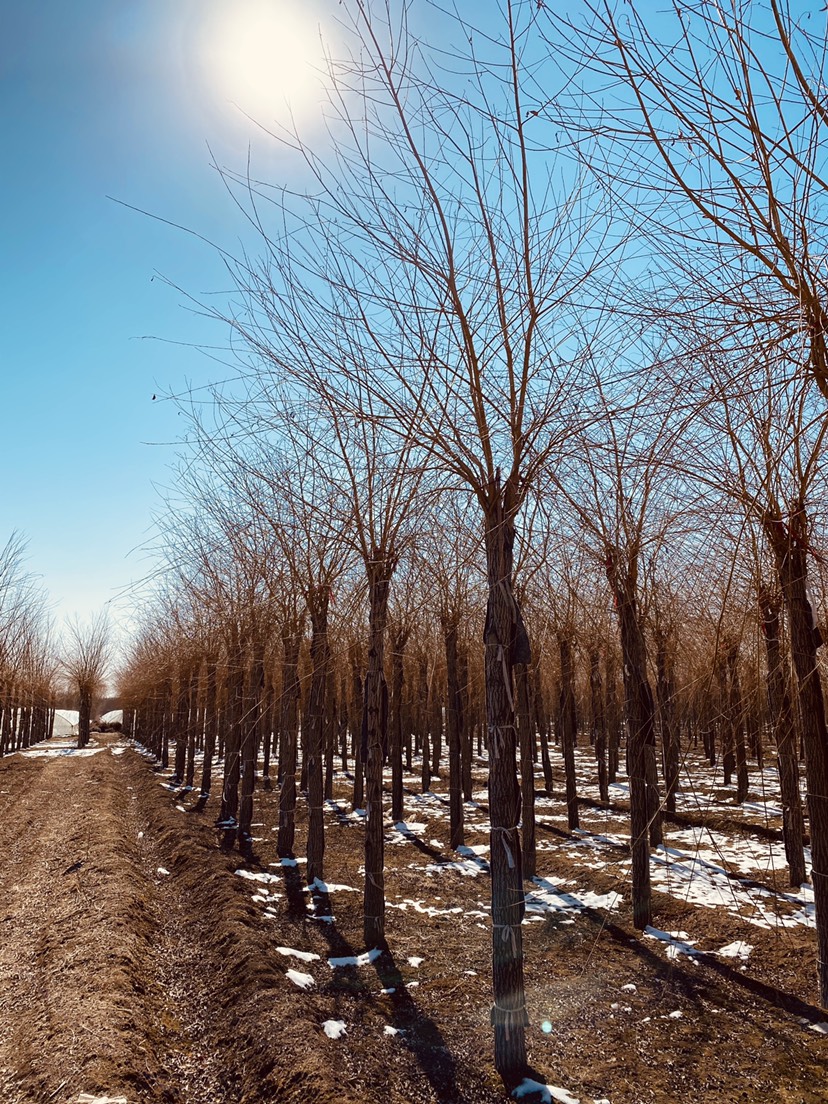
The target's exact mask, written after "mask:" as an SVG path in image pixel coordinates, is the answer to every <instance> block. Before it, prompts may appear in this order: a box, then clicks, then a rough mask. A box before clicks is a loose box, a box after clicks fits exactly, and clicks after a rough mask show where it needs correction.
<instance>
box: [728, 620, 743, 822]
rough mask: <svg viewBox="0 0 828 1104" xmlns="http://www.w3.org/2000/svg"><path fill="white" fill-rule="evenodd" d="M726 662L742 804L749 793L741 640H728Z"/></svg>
mask: <svg viewBox="0 0 828 1104" xmlns="http://www.w3.org/2000/svg"><path fill="white" fill-rule="evenodd" d="M725 663H726V664H727V674H728V690H729V694H728V703H727V706H728V724H729V727H730V731H731V739H732V744H733V749H734V763H735V767H736V801H737V804H739V805H741V804H742V802H743V801H745V800H747V795H748V769H747V749H746V748H745V718H744V705H743V701H742V685H741V682H740V680H739V641H738V640H736V639H735V638H731V639H729V640H728V641H727V644H726V650H725Z"/></svg>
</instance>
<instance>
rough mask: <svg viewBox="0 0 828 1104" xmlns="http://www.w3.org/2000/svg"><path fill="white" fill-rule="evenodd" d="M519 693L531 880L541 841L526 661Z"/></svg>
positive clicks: (526, 861)
mask: <svg viewBox="0 0 828 1104" xmlns="http://www.w3.org/2000/svg"><path fill="white" fill-rule="evenodd" d="M513 673H514V679H515V693H516V694H517V715H516V718H515V720H516V722H517V730H518V741H519V744H520V793H521V806H522V809H521V812H522V816H521V824H522V827H523V835H522V841H523V877H524V879H531V878H534V877H535V874H536V872H537V841H536V833H535V755H534V739H533V736H534V732H533V730H532V710H531V708H530V705H529V670H528V668H527V666H526V664H525V663H516V664H515V665H514V668H513Z"/></svg>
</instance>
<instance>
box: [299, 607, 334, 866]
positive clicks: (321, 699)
mask: <svg viewBox="0 0 828 1104" xmlns="http://www.w3.org/2000/svg"><path fill="white" fill-rule="evenodd" d="M329 602H330V588H329V587H327V586H324V585H323V586H318V587H314V588H313V589H312V590H311V591H310V592H309V594H308V610H309V613H310V619H311V644H310V660H311V685H310V693H309V694H308V707H307V710H306V717H307V734H306V742H305V747H306V749H307V783H308V847H307V851H308V865H307V870H306V878H307V883H308V885H313V884H314V883H315V882H316V881H317V880H318V881H320V882H324V880H325V870H324V860H325V819H324V790H323V778H322V765H323V764H322V759H323V752H324V748H323V742H324V736H325V704H326V697H327V693H326V691H327V681H328V667H329V650H328V604H329Z"/></svg>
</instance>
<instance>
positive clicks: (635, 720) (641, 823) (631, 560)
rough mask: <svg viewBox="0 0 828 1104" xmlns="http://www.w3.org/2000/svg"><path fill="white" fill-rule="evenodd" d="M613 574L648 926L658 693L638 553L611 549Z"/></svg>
mask: <svg viewBox="0 0 828 1104" xmlns="http://www.w3.org/2000/svg"><path fill="white" fill-rule="evenodd" d="M606 569H607V578H608V580H609V583H610V586H611V588H612V592H613V595H614V597H615V609H616V613H617V615H618V622H619V627H620V634H621V654H622V657H623V661H624V693H625V697H626V706H627V723H628V736H627V763H628V769H629V780H630V848H631V850H632V905H633V924H634V925H635V927H636V928H639V929H643V928H646V927H647V925H648V924H649V923H650V921H651V919H652V900H651V888H650V846H649V831H650V804H649V802H648V781H647V748H648V747H652V746H653V745H654V743H655V732H654V713H655V707H654V703H653V693H652V690H651V689H650V683H649V681H648V679H647V653H646V648H645V645H644V633H643V630H642V628H641V623H640V621H639V617H638V599H637V593H636V591H637V582H638V556H637V552H632V553H630V554H628V555H627V556H626V557H622V555H621V553H620V552H619V551H618V550H617V549H613V548H608V549H607V558H606Z"/></svg>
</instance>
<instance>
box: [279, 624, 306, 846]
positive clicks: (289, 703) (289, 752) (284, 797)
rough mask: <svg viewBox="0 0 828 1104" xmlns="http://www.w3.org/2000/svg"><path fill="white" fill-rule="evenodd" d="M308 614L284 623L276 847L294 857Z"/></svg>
mask: <svg viewBox="0 0 828 1104" xmlns="http://www.w3.org/2000/svg"><path fill="white" fill-rule="evenodd" d="M303 629H304V618H299V617H296V618H288V619H287V620H286V621H285V622H284V624H283V625H282V696H281V698H280V700H279V768H280V774H281V785H280V789H279V831H278V833H277V837H276V850H277V852H278V854H279V856H280V857H281V858H293V844H294V836H295V833H296V746H297V743H298V739H299V650H300V648H301V646H302V633H303Z"/></svg>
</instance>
